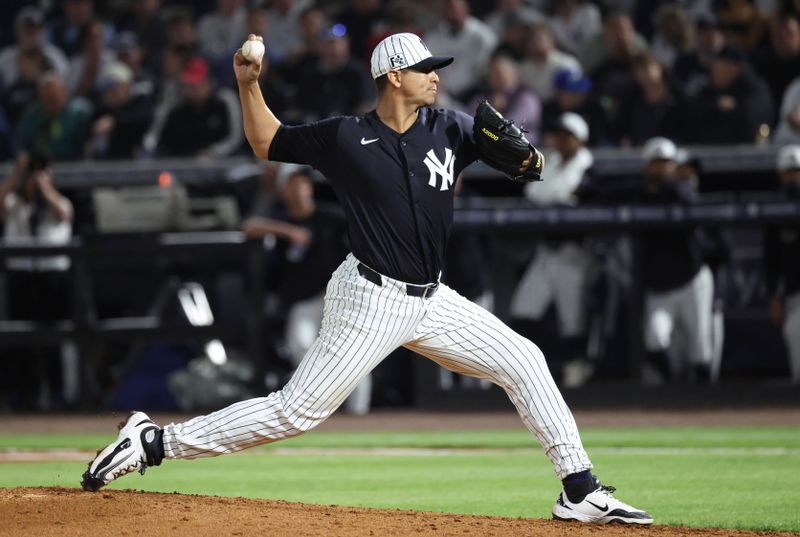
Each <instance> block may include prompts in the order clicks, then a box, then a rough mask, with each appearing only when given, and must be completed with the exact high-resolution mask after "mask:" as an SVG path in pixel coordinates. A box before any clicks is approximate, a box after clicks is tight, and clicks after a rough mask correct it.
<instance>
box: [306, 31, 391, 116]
mask: <svg viewBox="0 0 800 537" xmlns="http://www.w3.org/2000/svg"><path fill="white" fill-rule="evenodd" d="M310 67H311V68H310V69H308V70H306V71H305V72H302V73H299V76H298V80H297V99H296V105H297V106H298V107H300V108H301V109H302V111H303V113H304V114H303V117H300V118H297V119H299V120H300V121H303V122H307V121H313V120H318V119H322V118H326V117H331V116H335V115H345V114H363V113H366V112H368V111H369V110H370V109H372V108H373V107H374V106H375V99H376V97H377V96H376V94H375V85H374V84H373V83H372V79H371V77H370V76H369V73H368V72H367V69H366V67H364V65H363V64H362V63H361V62H359V61H356V60H354V59H353V58H351V57H350V43H349V39H348V35H347V29H346V28H345V27H344V25H342V24H334V25H333V26H331V27H329V28H326V29H325V30H323V31H322V34H321V35H320V49H319V60H318V61H317V63H316V64H315V65H313V66H310Z"/></svg>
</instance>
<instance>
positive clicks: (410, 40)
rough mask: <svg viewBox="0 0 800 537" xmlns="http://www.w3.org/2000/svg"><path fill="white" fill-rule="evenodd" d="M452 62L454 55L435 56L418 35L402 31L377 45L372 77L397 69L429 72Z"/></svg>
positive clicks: (373, 54) (373, 59)
mask: <svg viewBox="0 0 800 537" xmlns="http://www.w3.org/2000/svg"><path fill="white" fill-rule="evenodd" d="M451 63H453V57H452V56H433V55H432V54H431V51H430V50H428V47H427V46H426V45H425V43H424V42H423V41H422V39H421V38H420V37H419V36H418V35H415V34H411V33H400V34H393V35H390V36H389V37H387V38H386V39H384V40H383V41H381V42H380V43H378V44H377V45H376V46H375V50H373V51H372V60H371V61H370V67H371V68H372V78H378V77H381V76H383V75H385V74H386V73H388V72H389V71H392V70H395V69H397V70H399V69H408V68H412V69H414V70H417V71H424V72H429V71H433V70H434V69H441V68H442V67H447V66H448V65H450V64H451Z"/></svg>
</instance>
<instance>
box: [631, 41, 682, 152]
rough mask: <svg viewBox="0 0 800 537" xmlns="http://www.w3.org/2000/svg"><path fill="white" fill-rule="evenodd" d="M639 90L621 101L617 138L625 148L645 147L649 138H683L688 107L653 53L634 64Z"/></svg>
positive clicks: (637, 59)
mask: <svg viewBox="0 0 800 537" xmlns="http://www.w3.org/2000/svg"><path fill="white" fill-rule="evenodd" d="M633 75H634V77H635V79H636V89H635V90H634V92H633V94H632V95H631V96H630V98H629V99H626V100H625V101H623V102H622V105H621V109H620V114H619V123H618V126H617V129H618V136H619V138H620V140H621V142H622V145H637V146H638V145H642V144H643V143H644V142H646V141H647V140H649V139H650V138H654V137H656V136H665V137H667V138H674V139H677V138H681V135H682V128H683V122H684V118H683V113H684V110H685V104H684V101H683V99H682V96H681V95H680V93H679V91H678V89H677V88H674V87H672V86H671V85H670V83H669V81H668V80H667V73H666V72H665V70H664V66H663V65H662V64H661V62H659V61H658V59H657V58H656V57H655V56H653V55H651V54H647V53H645V54H642V55H641V56H638V57H637V58H636V59H635V60H634V61H633Z"/></svg>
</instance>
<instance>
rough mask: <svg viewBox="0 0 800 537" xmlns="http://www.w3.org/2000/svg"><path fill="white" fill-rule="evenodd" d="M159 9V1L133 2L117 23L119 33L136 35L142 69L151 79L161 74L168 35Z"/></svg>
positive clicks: (137, 0)
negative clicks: (162, 55)
mask: <svg viewBox="0 0 800 537" xmlns="http://www.w3.org/2000/svg"><path fill="white" fill-rule="evenodd" d="M160 8H161V0H133V2H131V5H130V11H129V12H126V13H125V16H124V17H123V18H122V19H121V20H120V21H119V22H118V23H117V27H118V28H119V30H120V31H125V30H127V31H131V32H133V33H134V34H135V35H136V37H137V43H138V44H139V45H140V47H141V51H142V54H143V56H144V57H143V59H142V66H143V69H144V70H145V72H146V73H147V74H148V75H150V76H152V77H156V76H158V74H159V73H160V72H161V54H162V51H163V50H164V49H165V48H166V46H167V38H168V34H169V32H168V30H167V23H166V21H165V20H164V17H163V16H162V11H161V9H160ZM123 61H124V60H123ZM134 71H135V69H134Z"/></svg>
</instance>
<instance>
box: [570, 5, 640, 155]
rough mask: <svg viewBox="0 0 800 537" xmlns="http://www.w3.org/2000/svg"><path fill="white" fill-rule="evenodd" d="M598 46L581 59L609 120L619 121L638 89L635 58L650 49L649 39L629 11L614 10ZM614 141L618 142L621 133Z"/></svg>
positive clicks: (612, 121)
mask: <svg viewBox="0 0 800 537" xmlns="http://www.w3.org/2000/svg"><path fill="white" fill-rule="evenodd" d="M595 46H596V48H593V49H592V50H590V51H587V54H584V55H583V56H582V57H581V63H582V64H583V65H584V67H586V69H587V72H588V73H589V74H590V75H591V76H592V82H593V84H594V91H595V92H596V93H597V94H598V95H599V98H600V101H601V102H602V103H603V108H604V112H605V114H606V115H607V117H608V118H609V121H610V122H611V123H613V124H616V123H617V122H618V121H619V114H620V112H621V108H622V105H623V103H625V102H626V101H627V100H628V99H630V98H631V96H632V94H633V92H634V91H635V89H636V80H635V78H634V74H633V60H634V58H636V57H637V56H639V55H640V54H642V53H644V52H645V51H647V43H646V42H645V41H644V39H643V38H642V37H641V36H639V35H638V34H637V33H636V31H635V30H634V28H633V24H632V22H631V19H630V17H629V16H628V15H626V14H624V13H621V12H613V13H611V14H609V15H608V16H607V17H606V19H605V21H604V24H603V36H602V39H601V40H600V42H598V43H596V44H595ZM584 59H586V60H587V61H588V64H587V63H586V62H585V61H584ZM591 66H594V67H591ZM615 142H616V143H619V136H618V135H617V136H615Z"/></svg>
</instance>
